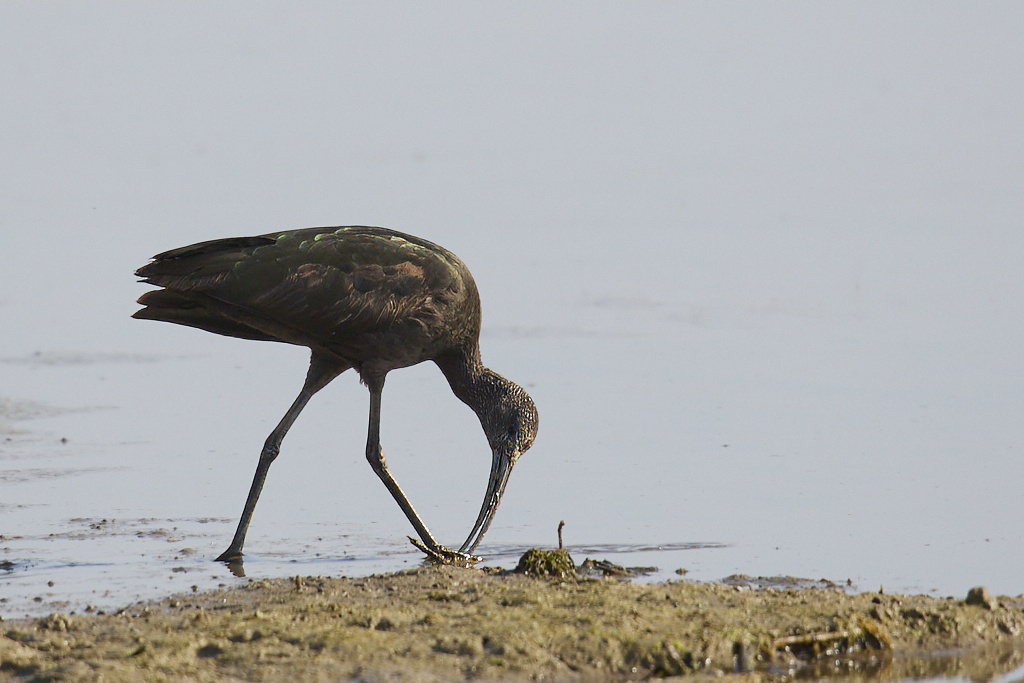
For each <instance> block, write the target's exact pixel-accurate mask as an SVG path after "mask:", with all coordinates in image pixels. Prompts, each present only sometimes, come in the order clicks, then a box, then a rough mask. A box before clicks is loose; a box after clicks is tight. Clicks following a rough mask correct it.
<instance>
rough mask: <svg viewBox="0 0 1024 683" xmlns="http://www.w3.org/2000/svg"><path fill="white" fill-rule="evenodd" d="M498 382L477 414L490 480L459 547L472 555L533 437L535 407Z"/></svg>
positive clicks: (517, 391)
mask: <svg viewBox="0 0 1024 683" xmlns="http://www.w3.org/2000/svg"><path fill="white" fill-rule="evenodd" d="M500 380H501V381H500V382H499V383H497V384H496V386H494V388H493V395H492V397H491V400H490V401H488V402H487V404H486V407H483V406H481V408H482V409H481V410H479V411H478V415H479V417H480V424H481V425H482V426H483V428H484V433H485V434H486V435H487V443H488V445H490V447H491V476H490V478H489V479H488V482H487V493H486V494H485V495H484V501H483V504H482V505H481V506H480V514H479V515H478V516H477V520H476V523H475V524H474V525H473V530H472V531H470V532H469V537H468V538H466V542H465V543H463V544H462V548H461V549H460V551H461V552H468V553H472V552H473V551H474V550H475V549H476V547H477V545H479V543H480V541H481V539H483V537H484V534H485V533H487V529H488V527H490V526H491V520H492V519H494V513H495V512H496V511H497V510H498V504H499V503H501V496H502V494H503V493H504V492H505V485H506V484H508V477H509V475H510V474H511V473H512V467H513V466H514V465H515V464H516V461H517V460H519V457H520V456H521V455H522V454H523V453H525V452H526V451H527V450H529V448H530V446H532V445H533V440H534V439H535V438H536V436H537V406H536V405H534V403H533V399H531V398H530V396H529V394H527V393H526V391H524V390H523V388H522V387H520V386H518V385H517V384H514V383H512V382H509V381H508V380H506V379H504V378H500Z"/></svg>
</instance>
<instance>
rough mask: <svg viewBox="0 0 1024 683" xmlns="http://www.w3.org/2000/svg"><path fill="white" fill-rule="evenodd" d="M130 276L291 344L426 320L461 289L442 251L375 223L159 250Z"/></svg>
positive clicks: (453, 263)
mask: <svg viewBox="0 0 1024 683" xmlns="http://www.w3.org/2000/svg"><path fill="white" fill-rule="evenodd" d="M137 274H138V275H139V276H140V277H142V278H143V279H144V280H145V281H146V282H149V283H152V284H156V285H159V286H161V287H164V288H166V289H168V290H171V291H174V292H179V293H182V294H185V295H187V296H191V297H196V298H197V299H202V300H203V301H204V302H207V303H208V304H209V305H211V306H217V307H222V308H221V312H222V313H223V314H224V315H226V316H229V317H233V318H235V319H238V320H244V322H245V323H246V324H248V325H251V326H253V327H256V328H257V329H261V330H263V331H265V332H267V333H269V334H272V335H275V336H278V337H281V338H282V340H283V341H293V342H297V343H307V342H318V343H331V342H332V341H333V340H336V339H339V338H349V337H351V336H352V335H358V334H361V333H365V332H373V331H376V330H382V329H387V328H388V327H389V326H391V325H392V324H394V323H395V322H396V321H398V320H402V321H407V322H418V323H419V324H422V325H424V326H430V325H431V324H432V323H433V322H434V321H433V318H434V317H436V316H437V315H438V314H439V313H438V311H440V310H441V309H442V308H444V306H446V305H447V304H448V303H449V302H450V301H453V300H455V299H457V298H458V297H459V296H462V295H463V293H464V290H465V287H466V283H465V282H464V279H463V275H462V267H461V264H460V262H459V261H458V259H456V258H455V257H454V256H452V255H451V254H450V253H449V252H447V251H445V250H444V249H442V248H440V247H438V246H436V245H433V244H431V243H429V242H426V241H424V240H419V239H418V238H414V237H411V236H409V235H402V234H401V233H395V232H392V231H389V230H384V229H380V228H310V229H306V230H293V231H290V232H283V233H277V234H272V235H264V236H261V237H243V238H234V239H224V240H213V241H210V242H203V243H200V244H196V245H192V246H190V247H183V248H181V249H175V250H172V251H169V252H165V253H163V254H159V255H157V256H155V257H154V260H153V262H152V263H150V264H148V265H146V266H143V267H142V268H140V269H139V270H138V271H137ZM289 331H292V332H294V336H295V337H296V338H294V339H288V338H286V337H287V336H288V334H289Z"/></svg>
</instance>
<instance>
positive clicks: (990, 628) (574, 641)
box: [0, 567, 1024, 681]
mask: <svg viewBox="0 0 1024 683" xmlns="http://www.w3.org/2000/svg"><path fill="white" fill-rule="evenodd" d="M1022 607H1024V600H1022V598H1021V597H1016V598H1009V597H1000V596H996V597H994V596H990V595H988V593H987V592H983V591H980V590H979V591H973V592H972V593H971V594H970V596H968V597H967V598H965V599H953V598H934V597H930V596H920V595H915V596H908V595H882V594H877V593H876V594H871V593H863V594H856V595H853V594H849V593H847V592H845V591H844V590H842V589H841V588H839V587H831V586H826V587H816V586H815V587H804V586H801V585H800V584H799V582H790V581H786V580H782V581H777V582H771V581H769V582H765V581H759V580H754V579H751V580H745V579H744V577H732V579H731V580H730V581H729V582H728V583H724V582H723V583H692V582H688V581H685V580H679V581H673V582H669V583H664V584H637V583H632V582H629V581H622V580H619V579H615V578H610V577H604V578H584V577H577V576H574V575H568V576H564V577H557V576H554V577H552V576H546V577H537V576H532V575H526V574H522V573H516V572H513V571H493V570H487V571H483V570H471V569H456V568H451V567H423V568H419V569H415V570H410V571H407V572H400V573H394V574H386V575H376V576H371V577H366V578H325V577H293V578H290V579H275V580H259V581H253V582H251V583H249V584H248V585H246V586H243V587H240V588H233V589H227V590H219V591H212V592H207V593H194V594H186V595H176V596H172V597H169V598H166V599H164V600H161V601H157V602H151V603H140V604H137V605H133V606H131V607H128V608H125V609H123V610H120V611H118V612H117V613H115V614H103V615H86V616H79V615H71V616H67V615H63V614H52V615H50V616H47V617H43V618H39V619H21V620H13V621H3V622H0V634H2V637H0V680H3V679H10V680H96V679H98V678H100V677H102V679H103V680H108V681H129V680H139V679H143V678H144V679H148V680H183V679H188V680H198V681H213V680H225V679H227V680H260V681H278V680H297V679H298V680H311V679H312V680H397V679H399V678H400V679H402V680H416V681H442V680H463V679H484V680H526V679H531V680H566V681H573V680H593V679H595V678H596V679H607V680H623V679H639V678H647V677H652V676H654V677H671V676H682V675H689V676H695V677H697V678H704V677H709V676H720V675H722V674H731V675H733V676H734V677H737V678H743V679H751V680H753V679H757V680H762V679H773V678H780V677H784V676H792V675H794V674H797V675H799V674H810V675H815V676H825V675H836V674H850V673H857V674H859V675H877V676H879V677H881V678H885V679H892V678H899V677H908V676H915V677H916V676H922V675H931V676H941V675H947V676H952V675H959V676H969V677H971V678H973V679H975V680H979V679H984V678H988V677H991V676H994V675H997V674H1000V673H1004V672H1006V671H1009V670H1012V669H1014V668H1016V667H1019V666H1021V665H1022V664H1024V610H1022Z"/></svg>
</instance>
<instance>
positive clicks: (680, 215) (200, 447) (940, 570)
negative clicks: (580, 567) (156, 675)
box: [0, 3, 1024, 617]
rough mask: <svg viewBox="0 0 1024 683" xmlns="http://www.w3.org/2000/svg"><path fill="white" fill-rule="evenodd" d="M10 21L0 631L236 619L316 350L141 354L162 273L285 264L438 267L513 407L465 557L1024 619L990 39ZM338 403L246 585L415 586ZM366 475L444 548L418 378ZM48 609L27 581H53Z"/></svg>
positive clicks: (347, 412)
mask: <svg viewBox="0 0 1024 683" xmlns="http://www.w3.org/2000/svg"><path fill="white" fill-rule="evenodd" d="M280 10H281V6H278V5H274V4H272V3H269V4H263V5H259V6H253V5H251V4H246V5H245V11H242V6H241V5H238V6H236V5H232V4H230V3H225V4H220V5H217V6H214V7H205V8H204V9H203V12H196V11H195V8H189V7H185V6H178V7H176V6H167V7H152V6H114V5H92V6H81V7H79V6H74V7H60V8H58V7H56V6H54V7H50V6H45V5H31V4H27V5H7V6H5V7H4V9H3V10H2V11H0V63H3V64H4V65H5V67H4V71H3V73H2V75H0V85H2V86H3V90H4V92H5V93H7V94H8V96H6V97H5V98H4V100H5V101H4V103H3V104H2V105H0V107H2V112H3V120H4V125H3V126H2V127H0V148H2V149H3V151H4V158H5V159H6V163H5V164H3V167H2V168H0V199H2V204H3V206H4V211H3V212H0V236H2V244H0V319H2V321H3V324H2V325H0V515H2V517H0V520H2V521H0V525H2V528H0V534H2V538H0V562H2V563H3V564H0V600H3V602H0V614H2V615H3V616H5V617H13V616H20V615H24V614H39V613H45V612H48V611H52V610H55V609H60V610H65V611H71V610H77V611H82V610H85V609H88V608H90V607H91V608H92V609H115V608H117V607H118V606H123V605H124V604H126V603H127V602H130V601H133V600H136V599H139V598H145V597H156V596H159V595H163V594H166V593H169V592H174V591H187V590H192V588H193V587H196V589H204V588H209V587H212V586H217V585H221V584H224V585H232V584H233V583H236V582H238V581H240V580H241V579H238V578H236V577H234V576H232V575H231V574H230V573H229V572H228V570H227V569H226V568H224V567H222V566H221V565H219V564H216V563H213V562H211V559H212V558H213V557H215V556H216V555H217V554H218V553H219V552H220V551H222V550H223V549H224V548H225V547H226V546H227V543H228V541H229V540H230V536H231V533H232V531H233V528H234V524H235V520H236V519H237V515H238V513H239V512H240V510H241V505H242V503H243V501H244V498H245V495H246V492H247V490H248V486H249V482H250V480H251V476H252V471H253V469H254V467H255V464H256V459H257V456H258V453H259V449H260V446H261V445H262V442H263V440H264V439H265V437H266V435H267V433H268V432H269V430H270V429H271V428H272V426H273V425H274V424H275V423H276V421H277V420H278V419H279V418H280V416H281V414H282V413H283V412H284V410H285V409H286V408H287V406H288V404H289V403H290V402H291V400H292V399H293V397H294V395H295V393H296V392H297V391H298V388H299V386H300V384H301V381H302V378H303V373H304V372H305V365H306V362H307V357H306V354H305V352H304V351H303V350H302V349H299V348H295V347H287V346H283V345H273V344H259V343H255V342H246V341H241V340H234V339H227V338H220V337H216V336H214V335H209V334H204V333H201V332H198V331H194V330H188V329H184V328H175V327H173V326H170V325H161V324H156V323H148V322H142V321H134V320H131V319H130V318H129V316H130V315H131V313H132V312H133V311H134V310H135V306H134V304H133V301H134V299H135V298H136V297H137V296H138V295H139V294H140V293H141V292H142V291H144V289H145V287H143V286H141V285H138V284H137V283H135V282H134V278H133V277H132V275H131V273H132V272H133V270H134V269H135V268H136V267H138V266H140V265H142V264H143V263H144V262H145V260H146V258H147V257H148V256H149V255H151V254H154V253H157V252H159V251H162V250H165V249H168V248H172V247H176V246H180V245H183V244H187V243H190V242H195V241H199V240H203V239H210V238H214V237H222V236H232V235H242V234H252V233H259V232H267V231H270V230H276V229H285V228H298V227H306V226H310V225H336V224H349V223H364V224H379V225H387V226H389V227H394V228H396V229H400V230H404V231H407V232H412V233H416V234H419V235H422V236H423V237H426V238H428V239H431V240H433V241H436V242H439V243H441V244H444V245H445V246H447V247H449V248H450V249H452V250H453V251H455V252H456V253H458V254H459V255H460V256H461V257H462V258H463V259H464V260H465V261H466V262H467V263H468V264H469V266H470V267H471V268H472V270H473V272H474V275H475V277H476V280H477V282H478V285H479V287H480V290H481V293H482V296H483V299H484V334H483V339H482V345H483V354H484V360H485V362H486V363H488V364H489V365H491V366H492V367H493V368H494V369H496V370H498V371H499V372H502V373H504V374H507V375H508V376H509V377H510V378H511V379H513V380H515V381H517V382H519V383H521V384H523V385H524V386H525V387H526V388H527V389H528V391H530V393H531V394H532V395H533V396H534V398H535V399H536V401H537V404H538V406H539V409H540V414H541V423H540V434H539V437H538V440H537V442H536V445H535V447H534V448H533V450H531V451H530V452H529V453H528V454H527V456H525V457H524V458H523V459H522V461H521V462H520V464H519V465H518V466H517V468H516V471H515V473H514V474H513V477H512V481H511V483H510V485H509V489H508V492H507V496H506V499H505V501H504V503H503V505H502V508H501V510H500V512H499V514H498V516H497V519H496V521H495V523H494V525H493V526H492V528H491V531H490V532H489V534H488V536H487V538H486V541H485V543H484V545H483V546H482V547H481V551H482V552H483V553H484V554H486V555H488V557H489V561H490V562H492V563H497V564H504V565H506V566H508V565H510V564H512V563H513V562H514V560H515V557H516V555H517V553H519V552H521V551H522V550H523V549H525V548H527V547H530V546H534V545H553V544H554V543H555V540H556V536H555V529H556V527H557V524H558V522H559V520H565V521H566V529H565V537H566V542H567V543H568V544H569V545H570V547H571V549H572V550H573V552H574V554H575V555H576V559H577V560H582V559H583V557H585V556H588V555H593V556H599V557H605V558H607V559H610V560H612V561H615V562H618V563H620V564H627V565H655V566H657V567H659V572H658V573H656V574H655V575H654V578H655V579H664V578H675V577H676V576H677V575H676V574H675V571H676V570H677V569H680V568H685V569H686V570H688V572H689V573H688V574H687V577H688V578H692V579H695V580H713V579H719V578H722V577H724V576H727V575H730V574H734V573H743V574H750V575H754V576H758V575H763V576H775V575H791V576H800V577H806V578H810V579H819V578H827V579H829V580H831V581H835V582H837V583H846V582H847V581H849V583H850V584H852V586H853V587H854V588H855V589H860V590H877V589H878V588H879V587H880V586H882V587H884V589H885V591H886V592H896V591H913V592H927V593H934V594H939V595H955V596H958V597H962V596H963V595H965V594H966V592H967V590H968V589H969V588H970V587H971V586H974V585H977V584H984V585H986V586H987V587H988V588H989V589H990V590H991V591H993V592H995V593H1007V594H1019V593H1021V592H1024V581H1022V579H1021V577H1022V576H1024V550H1022V548H1024V532H1022V527H1021V525H1020V518H1021V514H1020V513H1021V506H1020V502H1019V501H1020V496H1019V491H1018V489H1019V486H1020V482H1021V481H1022V479H1024V476H1022V475H1024V464H1022V460H1021V458H1020V451H1021V448H1022V444H1024V440H1022V436H1024V432H1022V426H1021V425H1022V423H1021V420H1020V416H1021V414H1024V385H1022V383H1021V381H1020V378H1021V377H1022V376H1024V367H1022V365H1024V363H1022V355H1021V353H1020V349H1021V348H1024V310H1022V302H1024V276H1022V271H1021V269H1020V263H1021V262H1022V261H1024V233H1022V232H1021V231H1020V218H1021V216H1022V215H1024V187H1022V181H1024V167H1022V166H1021V163H1020V159H1021V158H1022V152H1024V129H1022V128H1021V126H1020V125H1019V112H1020V111H1022V110H1024V101H1022V99H1024V91H1022V90H1021V89H1020V88H1016V87H1010V86H1009V84H1010V83H1013V82H1014V80H1013V79H1014V78H1016V77H1017V75H1018V74H1019V73H1020V72H1021V68H1022V67H1024V46H1022V44H1021V41H1020V40H1019V36H1018V35H1017V33H1018V32H1017V31H1016V27H1019V26H1020V25H1021V24H1022V20H1024V16H1021V14H1022V10H1021V9H1020V8H1018V7H1017V6H1016V5H1003V6H999V7H989V8H987V9H986V10H985V11H984V12H970V13H967V12H961V11H960V10H959V9H958V7H957V6H956V5H934V4H932V3H901V4H900V5H898V6H886V7H878V6H858V5H851V6H822V7H814V8H813V9H810V8H809V7H808V6H806V5H801V4H787V3H782V4H776V5H772V6H760V5H729V6H721V5H715V6H709V7H701V6H689V5H671V4H670V5H659V6H648V7H646V8H645V10H644V11H642V12H641V11H638V10H637V9H636V8H633V7H631V6H629V5H620V4H601V3H598V4H596V5H595V4H593V3H587V4H586V5H573V4H565V5H559V6H554V7H553V6H550V5H548V4H542V3H539V4H531V3H525V4H524V3H519V4H516V5H514V6H509V7H504V8H494V7H490V8H488V9H487V10H486V11H484V10H483V9H482V8H479V7H474V6H464V7H460V8H458V9H457V10H451V9H450V8H448V7H447V6H445V5H432V4H430V3H427V4H421V5H417V6H416V7H409V6H402V7H401V9H400V11H399V9H398V8H397V7H392V8H390V9H388V8H382V7H379V6H376V5H345V6H334V5H332V4H316V3H313V4H309V5H306V6H305V7H304V9H303V11H301V12H288V13H285V12H282V11H280ZM367 408H368V396H367V394H366V391H365V389H364V388H363V387H361V386H360V385H359V384H358V382H357V381H356V378H355V376H354V375H353V376H342V377H340V378H339V379H338V380H336V381H335V382H334V384H332V385H331V386H330V387H328V388H327V389H326V390H324V391H323V392H321V394H319V395H318V396H317V397H316V399H315V400H314V401H313V402H312V404H311V405H310V406H309V407H308V409H307V410H306V412H305V413H303V415H302V417H301V418H300V420H299V421H298V422H297V423H296V425H295V427H294V429H293V430H292V432H291V433H290V434H289V436H288V439H287V440H286V442H285V444H284V447H283V451H282V455H281V457H280V458H279V460H278V461H277V462H276V463H275V464H274V466H273V468H272V469H271V472H270V476H269V480H268V483H267V486H266V489H265V491H264V494H263V497H262V499H261V500H260V505H259V508H258V509H257V512H256V515H255V518H254V521H253V524H252V528H251V531H250V534H249V537H248V540H247V546H246V550H247V557H246V564H245V567H246V571H247V573H248V574H249V576H256V577H260V576H276V575H288V574H357V573H366V572H374V571H383V570H392V569H399V568H403V567H408V566H412V565H414V564H415V563H417V562H419V557H418V555H417V552H416V551H415V550H414V549H413V548H412V547H411V546H409V545H408V543H407V542H406V540H405V536H406V535H407V534H409V533H410V532H411V529H410V528H408V525H407V523H406V521H405V519H404V517H403V516H402V514H401V512H400V511H399V510H398V508H397V506H396V505H395V504H394V502H393V501H392V500H391V498H390V496H388V495H387V492H386V491H385V490H384V488H383V486H382V485H381V484H380V483H379V481H378V480H377V479H376V477H375V476H374V475H373V473H372V471H371V470H370V469H369V467H368V466H367V464H366V462H365V459H364V458H363V455H362V454H363V445H364V443H365V429H366V411H367ZM383 419H384V424H383V445H384V448H385V451H386V453H387V454H388V459H389V464H390V466H391V467H392V469H393V471H394V472H395V475H396V477H397V478H398V480H399V481H400V482H401V483H402V485H403V486H404V487H405V488H406V490H407V492H408V493H409V495H410V497H411V499H412V500H413V502H414V503H415V504H416V506H417V508H418V509H419V511H420V512H421V514H422V515H423V517H424V518H425V520H426V521H427V523H428V525H430V527H431V529H432V530H433V531H434V532H435V533H436V534H437V535H438V536H439V537H440V538H441V539H442V540H443V541H445V542H448V543H452V544H458V543H459V542H461V540H462V539H463V538H464V537H465V534H466V533H467V532H468V529H469V527H470V526H471V524H472V521H473V520H474V519H475V516H476V511H477V509H478V508H479V504H480V498H481V496H482V495H483V491H484V487H485V483H486V476H487V470H488V466H489V452H488V449H487V447H486V442H485V440H484V437H483V434H482V433H481V432H480V429H479V424H478V423H477V420H476V417H475V416H474V415H473V414H472V413H471V412H470V411H468V410H467V409H466V408H465V406H463V405H462V404H461V403H459V402H458V400H456V399H455V398H454V397H453V396H452V395H451V393H450V390H449V389H448V387H447V384H446V382H445V380H444V378H443V377H442V376H441V375H440V373H439V372H438V371H437V370H436V368H434V367H433V366H431V365H430V364H425V365H423V366H419V367H416V368H412V369H408V370H404V371H401V372H395V373H393V374H392V375H391V376H389V378H388V385H387V389H386V391H385V394H384V418H383ZM51 583H52V585H50V584H51Z"/></svg>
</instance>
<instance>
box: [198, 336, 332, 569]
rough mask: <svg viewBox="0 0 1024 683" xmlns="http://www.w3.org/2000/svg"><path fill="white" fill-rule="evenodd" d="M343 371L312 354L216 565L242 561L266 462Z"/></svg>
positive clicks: (267, 444) (269, 439) (266, 446)
mask: <svg viewBox="0 0 1024 683" xmlns="http://www.w3.org/2000/svg"><path fill="white" fill-rule="evenodd" d="M346 369H347V366H344V365H339V364H338V363H334V362H331V361H325V360H323V359H321V358H319V357H317V356H316V354H314V355H313V358H312V359H311V360H310V362H309V371H308V372H307V373H306V381H305V382H304V383H303V385H302V391H300V392H299V395H298V396H297V397H296V398H295V401H294V402H293V403H292V405H291V407H290V408H288V412H286V413H285V414H284V417H282V418H281V421H280V422H279V423H277V427H275V428H274V431H272V432H271V433H270V436H268V437H267V440H266V442H265V443H264V444H263V450H262V451H261V452H260V461H259V464H257V465H256V476H254V477H253V480H252V487H251V488H250V489H249V497H248V498H246V499H245V507H244V508H243V509H242V517H241V519H239V520H238V528H237V529H236V530H235V536H234V538H232V539H231V545H230V546H228V549H227V550H225V551H224V552H222V553H221V554H220V555H219V556H218V557H217V560H218V561H219V562H238V561H240V560H241V559H242V544H244V543H245V533H246V532H247V531H248V530H249V521H250V520H251V519H252V513H253V510H255V509H256V501H257V500H258V499H259V497H260V491H262V490H263V482H264V481H266V479H267V471H268V470H269V469H270V463H272V462H274V459H275V458H277V455H278V453H280V451H281V441H282V440H284V435H285V434H287V433H288V430H289V429H290V428H291V426H292V424H293V423H294V422H295V418H297V417H298V416H299V413H301V412H302V409H303V408H305V407H306V404H307V403H309V399H311V398H313V394H315V393H316V392H318V391H320V390H321V389H323V388H324V387H325V386H327V384H328V383H329V382H330V381H331V380H332V379H334V378H335V377H337V376H338V375H339V374H341V373H342V372H344V371H345V370H346Z"/></svg>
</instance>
